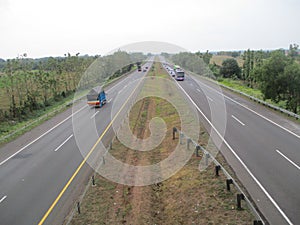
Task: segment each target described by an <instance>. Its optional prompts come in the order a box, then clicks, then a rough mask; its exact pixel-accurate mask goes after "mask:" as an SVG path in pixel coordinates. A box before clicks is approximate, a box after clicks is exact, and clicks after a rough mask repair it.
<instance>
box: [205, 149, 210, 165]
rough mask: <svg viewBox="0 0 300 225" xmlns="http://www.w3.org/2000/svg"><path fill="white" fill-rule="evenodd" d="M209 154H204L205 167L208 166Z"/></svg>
mask: <svg viewBox="0 0 300 225" xmlns="http://www.w3.org/2000/svg"><path fill="white" fill-rule="evenodd" d="M208 159H209V153H207V152H206V153H205V165H206V166H208Z"/></svg>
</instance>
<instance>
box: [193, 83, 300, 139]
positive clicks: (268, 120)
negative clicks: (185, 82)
mask: <svg viewBox="0 0 300 225" xmlns="http://www.w3.org/2000/svg"><path fill="white" fill-rule="evenodd" d="M196 82H197V81H196ZM201 85H204V86H206V87H207V88H209V89H211V90H212V91H214V92H216V93H218V94H220V95H221V96H223V97H225V98H227V99H229V100H230V101H232V102H234V103H236V104H238V105H240V106H242V107H243V108H245V109H247V110H249V111H250V112H252V113H254V114H256V115H257V116H259V117H261V118H263V119H265V120H267V121H268V122H270V123H272V124H274V125H276V126H278V127H280V128H281V129H283V130H285V131H286V132H288V133H290V134H292V135H294V136H295V137H297V138H299V139H300V136H299V135H297V134H295V133H294V132H292V131H290V130H288V129H287V128H285V127H283V126H281V125H279V124H277V123H275V122H274V121H272V120H270V119H268V118H267V117H265V116H263V115H261V114H259V113H258V112H255V111H254V110H252V109H250V108H248V107H247V106H245V105H243V104H241V103H239V102H237V101H236V100H234V99H232V98H230V97H228V96H227V95H224V94H223V93H221V92H219V91H217V90H215V89H213V88H211V87H209V86H208V85H206V84H204V83H202V82H201Z"/></svg>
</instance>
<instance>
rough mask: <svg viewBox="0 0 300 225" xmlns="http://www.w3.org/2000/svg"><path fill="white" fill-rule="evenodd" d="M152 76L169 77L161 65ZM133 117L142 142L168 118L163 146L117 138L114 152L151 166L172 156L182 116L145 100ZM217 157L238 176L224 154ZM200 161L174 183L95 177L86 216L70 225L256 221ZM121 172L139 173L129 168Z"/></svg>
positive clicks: (164, 105)
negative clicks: (142, 146) (153, 123)
mask: <svg viewBox="0 0 300 225" xmlns="http://www.w3.org/2000/svg"><path fill="white" fill-rule="evenodd" d="M148 76H153V77H156V76H158V77H165V78H167V79H169V75H168V74H167V73H166V72H165V71H164V70H163V69H162V67H161V66H160V64H159V63H155V68H154V70H153V71H150V72H149V74H148ZM160 85H163V84H162V83H158V86H160ZM161 87H163V86H161ZM129 117H130V122H131V123H130V129H131V131H132V133H133V134H134V135H135V136H136V137H138V138H141V139H146V138H147V137H149V135H150V131H149V129H145V128H147V127H148V125H149V122H150V120H151V119H152V118H154V117H161V118H163V119H164V121H165V122H166V126H167V132H166V136H165V138H164V140H163V142H162V143H161V144H160V145H159V146H158V147H157V148H155V149H154V150H151V151H148V152H140V151H133V150H131V149H129V148H127V147H126V146H124V145H123V144H122V143H121V142H120V141H119V140H118V139H115V141H114V142H113V144H112V149H111V150H110V154H112V155H113V156H114V157H115V158H117V159H119V160H120V161H123V162H125V163H127V164H132V165H150V164H151V165H152V164H154V163H157V162H159V161H161V160H163V159H165V158H166V157H168V156H169V155H170V153H172V151H173V150H174V148H175V146H176V144H177V143H178V139H176V140H172V128H173V127H174V126H175V127H178V128H179V127H180V118H179V115H178V114H177V113H176V110H175V108H174V107H173V106H172V105H171V104H170V103H168V102H167V101H165V100H162V99H160V98H156V97H147V98H144V99H142V100H140V101H139V102H137V104H135V105H134V107H133V108H132V110H131V112H130V115H129ZM208 138H209V137H208V134H207V132H205V131H203V130H201V133H200V137H199V139H200V144H201V145H203V146H206V145H207V142H208ZM217 159H218V161H219V162H220V163H222V165H223V166H224V167H225V168H226V169H227V170H228V171H230V173H231V174H232V176H233V177H234V174H233V172H232V171H231V170H230V168H229V166H228V165H226V162H225V160H224V158H223V157H222V156H221V155H220V154H219V155H218V156H217ZM199 161H200V158H199V157H196V156H195V155H193V156H192V157H191V158H190V160H189V162H188V163H187V164H186V165H185V166H184V167H183V168H182V169H181V170H180V171H179V172H177V173H176V174H175V175H173V176H172V177H170V178H169V179H167V180H164V181H162V182H158V183H154V184H152V185H148V186H141V187H139V186H128V185H122V184H117V183H114V182H111V181H109V180H107V179H105V178H103V177H102V176H100V175H98V174H96V175H95V181H96V185H95V186H90V187H89V189H88V191H87V193H86V195H85V197H84V199H83V201H82V203H81V214H78V213H75V214H74V217H73V219H72V221H71V222H70V224H73V225H76V224H252V223H253V219H254V218H253V216H252V214H251V213H250V212H249V210H248V209H247V208H245V209H244V210H236V202H235V194H236V191H235V190H232V191H231V192H229V191H227V190H226V185H225V176H224V175H223V174H222V173H221V174H220V177H215V174H214V165H210V166H209V167H208V168H207V169H206V170H205V171H202V172H200V171H199V169H198V166H199ZM159 172H160V173H163V172H164V171H163V170H161V171H159ZM121 173H122V176H128V175H129V176H130V175H132V176H138V175H139V174H128V173H129V172H128V171H126V170H124V171H122V172H121Z"/></svg>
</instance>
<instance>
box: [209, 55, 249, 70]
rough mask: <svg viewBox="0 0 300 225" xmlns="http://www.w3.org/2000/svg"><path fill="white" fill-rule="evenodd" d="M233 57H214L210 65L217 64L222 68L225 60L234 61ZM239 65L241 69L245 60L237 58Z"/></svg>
mask: <svg viewBox="0 0 300 225" xmlns="http://www.w3.org/2000/svg"><path fill="white" fill-rule="evenodd" d="M232 58H233V57H231V56H226V55H213V56H212V58H211V59H210V62H209V63H210V64H213V63H216V64H217V65H218V66H222V63H223V61H224V60H225V59H232ZM235 59H236V61H237V63H238V65H239V66H240V67H242V66H243V64H244V60H243V59H242V58H241V57H237V58H235Z"/></svg>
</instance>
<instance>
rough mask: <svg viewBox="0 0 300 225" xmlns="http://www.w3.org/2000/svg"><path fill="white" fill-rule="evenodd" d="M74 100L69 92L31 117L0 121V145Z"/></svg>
mask: <svg viewBox="0 0 300 225" xmlns="http://www.w3.org/2000/svg"><path fill="white" fill-rule="evenodd" d="M136 68H137V67H136V66H133V67H132V69H131V71H129V72H127V73H125V74H123V75H121V76H119V77H117V78H114V79H108V80H107V82H106V83H105V85H104V87H105V88H106V87H109V86H110V85H112V84H113V83H115V82H117V81H118V80H119V79H121V78H122V77H123V76H126V75H128V74H129V73H131V72H133V71H134V70H136ZM88 92H89V90H85V91H79V92H77V93H76V97H77V98H78V97H80V98H81V97H82V98H84V97H85V96H86V94H87V93H88ZM73 100H74V95H73V94H71V95H69V96H67V97H66V98H64V99H62V100H61V101H59V102H55V103H54V104H53V105H51V106H48V107H46V108H44V109H40V110H36V111H35V114H34V115H32V116H31V117H28V118H27V119H25V120H23V121H7V122H1V132H0V146H2V145H4V144H5V143H8V142H10V141H12V140H14V139H16V138H17V137H19V136H21V135H22V134H24V133H26V132H28V131H30V130H32V129H33V128H35V127H37V126H39V125H40V124H42V123H44V122H45V121H47V120H49V119H51V118H53V117H54V116H56V115H58V114H59V113H61V112H63V111H65V110H67V109H68V108H70V107H72V104H73V103H72V102H73Z"/></svg>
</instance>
